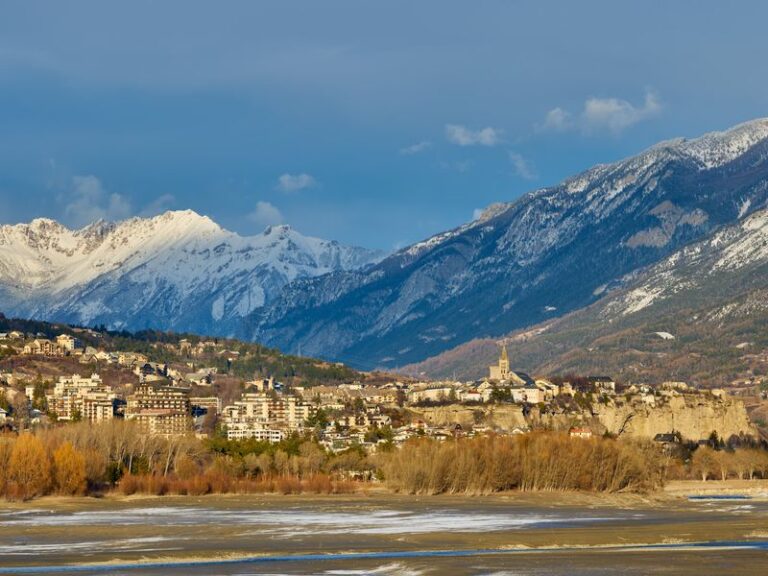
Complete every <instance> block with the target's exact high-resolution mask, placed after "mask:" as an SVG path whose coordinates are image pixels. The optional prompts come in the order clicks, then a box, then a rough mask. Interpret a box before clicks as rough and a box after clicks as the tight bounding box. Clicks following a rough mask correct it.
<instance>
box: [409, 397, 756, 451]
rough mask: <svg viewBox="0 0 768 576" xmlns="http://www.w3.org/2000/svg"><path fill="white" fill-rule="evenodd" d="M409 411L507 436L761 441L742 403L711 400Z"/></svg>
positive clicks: (432, 421)
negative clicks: (541, 433) (580, 432)
mask: <svg viewBox="0 0 768 576" xmlns="http://www.w3.org/2000/svg"><path fill="white" fill-rule="evenodd" d="M409 411H410V412H411V415H412V418H413V420H423V421H424V422H426V423H427V424H429V425H431V426H451V425H453V424H461V426H462V427H463V428H465V429H467V428H470V427H472V426H478V425H482V426H489V427H491V428H497V429H500V430H504V431H507V432H510V431H512V430H514V429H515V428H523V429H525V428H528V427H531V428H546V429H552V430H559V431H563V432H565V431H568V429H569V428H571V427H572V426H589V427H590V428H591V429H592V430H593V432H595V433H596V434H602V433H604V432H608V433H610V434H614V435H616V436H620V437H623V438H627V437H628V438H640V439H647V440H651V439H653V437H654V436H656V434H667V433H670V432H679V433H680V434H681V435H682V437H683V438H684V439H685V440H694V441H696V440H701V439H706V438H708V437H709V436H710V434H712V432H716V433H717V435H718V436H719V437H720V438H723V439H728V438H729V437H730V436H733V435H736V436H739V435H742V434H745V435H751V436H754V437H756V438H757V437H758V436H759V434H758V431H757V429H756V428H755V426H754V424H752V423H751V422H750V420H749V416H748V415H747V411H746V409H745V408H744V404H743V403H742V402H741V400H736V399H731V398H715V397H713V396H711V395H708V394H695V395H689V394H686V395H680V396H672V397H669V398H666V399H665V400H664V401H663V402H660V403H659V404H658V405H656V406H649V405H647V404H643V403H642V402H639V401H635V402H632V403H627V402H623V403H621V404H620V405H617V404H612V403H609V404H600V403H595V404H593V405H592V407H591V409H590V410H586V411H584V412H581V413H569V414H565V413H558V414H551V413H545V414H541V413H540V412H539V410H538V408H533V409H532V410H531V411H530V413H529V414H528V416H524V415H523V410H522V407H521V406H517V405H512V404H498V405H494V404H489V405H486V406H482V407H475V406H462V405H460V404H452V405H448V406H438V407H429V408H410V409H409Z"/></svg>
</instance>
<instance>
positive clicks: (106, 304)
mask: <svg viewBox="0 0 768 576" xmlns="http://www.w3.org/2000/svg"><path fill="white" fill-rule="evenodd" d="M378 257H379V255H378V254H376V253H373V252H370V251H368V250H364V249H361V248H349V247H345V246H341V245H339V244H338V243H336V242H329V241H325V240H319V239H316V238H308V237H305V236H302V235H301V234H299V233H297V232H296V231H294V230H292V229H290V228H289V227H288V226H276V227H272V228H267V229H266V230H265V231H264V233H263V234H261V235H258V236H252V237H241V236H238V235H237V234H234V233H232V232H229V231H227V230H224V229H223V228H221V227H220V226H218V225H217V224H216V223H215V222H213V221H212V220H210V219H209V218H207V217H205V216H200V215H198V214H196V213H195V212H192V211H180V212H167V213H165V214H162V215H160V216H156V217H154V218H148V219H142V218H133V219H130V220H126V221H123V222H117V223H110V222H96V223H94V224H91V225H90V226H87V227H85V228H83V229H81V230H70V229H68V228H66V227H64V226H62V225H61V224H59V223H57V222H55V221H53V220H48V219H37V220H34V221H32V222H31V223H29V224H18V225H13V226H0V311H3V312H5V313H6V314H7V315H13V316H19V317H27V318H37V319H45V320H55V321H62V322H71V323H77V324H86V325H93V324H105V325H107V326H108V327H110V328H126V329H132V330H135V329H143V328H147V327H149V328H160V329H173V330H186V331H193V332H198V333H208V334H217V335H230V334H233V333H234V332H235V331H236V329H237V327H238V325H239V321H240V319H241V318H242V317H243V316H245V315H247V314H249V313H251V312H252V311H253V310H255V309H258V308H259V307H261V306H263V305H265V304H266V303H269V302H270V301H271V300H272V299H274V298H275V297H276V296H277V294H278V293H279V292H280V291H281V290H282V288H283V286H284V285H285V284H286V283H288V282H290V281H293V280H296V279H299V278H305V277H310V276H317V275H320V274H326V273H329V272H333V271H337V270H350V269H355V268H359V267H362V266H365V265H367V264H369V263H371V262H373V261H375V260H376V259H377V258H378Z"/></svg>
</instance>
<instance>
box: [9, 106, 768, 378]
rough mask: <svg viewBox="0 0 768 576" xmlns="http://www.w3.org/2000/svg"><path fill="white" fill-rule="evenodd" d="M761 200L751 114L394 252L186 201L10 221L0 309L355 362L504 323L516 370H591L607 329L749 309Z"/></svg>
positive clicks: (406, 361)
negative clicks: (172, 208)
mask: <svg viewBox="0 0 768 576" xmlns="http://www.w3.org/2000/svg"><path fill="white" fill-rule="evenodd" d="M766 206H768V119H762V120H755V121H752V122H748V123H746V124H742V125H739V126H736V127H734V128H732V129H730V130H727V131H725V132H715V133H711V134H707V135H705V136H702V137H700V138H696V139H692V140H686V139H677V140H672V141H667V142H662V143H660V144H657V145H656V146H653V147H652V148H650V149H648V150H645V151H644V152H642V153H640V154H638V155H637V156H634V157H631V158H627V159H625V160H621V161H618V162H614V163H611V164H604V165H598V166H595V167H593V168H591V169H589V170H587V171H585V172H583V173H581V174H578V175H576V176H574V177H572V178H568V179H566V180H565V181H564V182H562V183H560V184H558V185H556V186H552V187H548V188H542V189H539V190H534V191H532V192H530V193H529V194H526V195H524V196H522V197H521V198H519V199H517V200H515V201H514V202H509V203H500V204H495V205H492V206H490V207H489V208H488V209H486V210H485V211H484V212H483V214H482V215H481V216H480V217H479V218H478V219H476V220H474V221H472V222H469V223H467V224H465V225H463V226H460V227H459V228H456V229H454V230H451V231H448V232H445V233H442V234H438V235H436V236H434V237H432V238H429V239H427V240H425V241H423V242H420V243H417V244H414V245H412V246H409V247H407V248H404V249H402V250H399V251H397V252H395V253H393V254H390V255H388V256H386V257H382V255H381V254H378V253H373V252H370V251H365V250H362V249H359V248H345V247H342V246H339V245H338V244H336V243H332V242H326V241H322V240H315V239H308V238H305V237H303V236H301V235H299V234H298V233H296V232H295V231H293V230H290V229H289V228H287V227H276V228H272V229H268V230H267V231H265V233H264V234H263V235H261V236H256V237H251V238H242V237H240V236H237V235H236V234H233V233H231V232H227V231H225V230H223V229H221V228H220V227H219V226H217V225H216V224H215V223H213V222H212V221H211V220H209V219H208V218H205V217H203V216H198V215H196V214H194V213H191V212H172V213H167V214H164V215H161V216H158V217H156V218H152V219H147V220H142V219H132V220H127V221H125V222H121V223H116V224H110V223H103V222H101V223H96V224H93V225H91V226H89V227H87V228H84V229H82V230H77V231H71V230H68V229H66V228H64V227H63V226H61V225H59V224H57V223H55V222H53V221H50V220H35V221H33V222H32V223H30V224H28V225H16V226H3V227H1V228H0V310H3V311H4V312H6V314H8V313H11V314H15V315H22V316H26V317H34V318H45V319H53V320H58V321H68V322H75V323H90V324H93V323H104V324H106V325H108V326H110V327H125V328H128V329H140V328H145V327H150V326H151V327H157V328H166V329H175V330H186V331H192V332H205V333H209V334H219V335H228V336H238V337H241V338H246V339H250V340H255V341H258V342H261V343H263V344H266V345H270V346H275V347H278V348H280V349H282V350H285V351H288V352H296V351H299V350H300V351H302V353H305V354H309V355H314V356H318V357H323V358H327V359H333V360H341V361H345V362H347V363H349V364H351V365H353V366H356V367H359V368H363V369H372V368H375V367H384V368H395V367H402V366H405V365H411V367H412V368H413V369H414V370H417V371H418V370H423V371H427V372H430V371H431V372H432V373H437V372H441V371H444V370H445V369H446V367H447V366H450V365H451V362H452V361H455V360H456V359H457V358H463V359H464V360H463V361H462V362H463V365H465V366H466V365H467V364H469V363H470V362H469V360H467V359H474V360H473V361H476V363H479V364H480V365H481V366H482V365H483V363H484V362H486V360H487V359H488V357H490V356H491V351H493V353H494V354H495V350H496V342H497V341H498V340H500V339H505V338H506V339H509V340H510V341H512V342H518V343H521V346H520V347H518V348H517V349H516V350H515V352H514V353H517V354H519V356H518V358H519V359H520V361H521V362H523V366H521V367H524V368H529V369H533V368H538V367H552V368H557V369H559V370H565V369H569V368H573V367H583V366H596V367H598V368H599V367H600V366H601V364H600V363H599V362H593V363H592V364H591V365H590V363H589V361H587V360H585V358H588V357H590V354H592V352H593V351H594V350H596V349H598V350H599V349H600V347H599V345H598V346H597V348H596V347H595V346H594V345H593V344H594V340H595V339H596V338H599V337H603V338H607V339H608V340H607V341H610V342H613V344H612V345H615V346H616V347H617V348H616V349H618V347H620V343H621V342H623V341H624V340H622V339H621V338H623V337H624V338H625V341H626V344H627V346H628V347H630V345H631V344H632V342H630V341H631V338H630V336H628V335H627V334H629V333H633V332H632V331H633V330H635V331H639V333H640V334H642V335H644V336H643V337H646V336H647V334H648V333H649V332H648V328H649V326H651V325H652V327H656V328H657V329H656V330H654V331H651V332H650V333H653V332H659V333H665V334H669V335H670V336H673V337H674V339H667V340H664V337H662V336H655V337H654V338H656V339H658V342H659V346H662V345H665V346H668V347H669V346H672V344H670V342H674V343H675V344H674V345H682V344H681V342H683V341H684V340H685V339H686V338H689V339H690V340H691V341H693V340H694V339H695V338H697V337H698V338H699V339H700V340H701V338H700V336H701V334H698V333H697V332H696V330H695V329H694V328H695V327H696V326H698V327H699V329H700V330H709V331H710V332H711V333H712V334H714V333H715V332H716V331H715V330H714V328H713V326H714V325H713V324H711V323H710V324H706V323H702V322H703V319H705V318H736V317H737V316H735V315H738V314H741V315H742V316H739V318H744V317H749V318H751V319H754V318H758V317H761V316H760V314H761V313H762V310H763V307H762V305H761V304H760V302H761V300H760V297H759V295H760V294H761V292H760V290H765V289H768V283H765V282H764V281H763V278H765V274H764V272H765V269H764V267H763V265H764V264H765V262H766V261H768V250H766V249H765V246H766V238H765V235H764V233H763V231H764V225H763V223H764V222H765V221H766V211H765V210H766ZM736 286H739V287H740V288H739V289H738V290H736V289H735V288H734V287H736ZM739 298H741V299H739ZM718 306H720V307H727V308H723V309H722V311H721V312H722V313H721V315H720V316H717V311H716V309H717V307H718ZM659 314H663V315H664V317H663V318H658V315H659ZM713 314H714V316H713ZM750 314H751V316H749V315H750ZM744 315H746V316H744ZM692 317H696V318H697V319H698V320H696V321H694V323H693V324H688V326H689V327H690V328H689V329H684V328H683V327H682V324H680V323H682V322H684V321H685V320H686V319H689V318H692ZM674 318H677V319H678V320H677V321H675V322H673V321H672V319H674ZM638 319H644V320H642V321H641V320H638ZM655 320H660V321H661V320H668V321H666V322H660V323H659V322H655ZM751 321H752V320H750V322H751ZM696 322H699V324H696ZM673 324H674V326H672V325H673ZM742 325H743V323H742ZM670 326H671V327H670ZM627 331H629V332H627ZM675 331H677V332H675ZM579 334H580V336H578V335H579ZM621 334H624V336H621ZM686 334H687V336H686ZM697 334H698V336H697ZM617 335H618V336H617ZM612 338H614V339H613V340H612ZM615 338H618V340H616V339H615ZM754 340H755V338H751V339H749V338H748V339H746V340H745V341H750V342H751V341H754ZM553 342H554V344H552V343H553ZM653 342H656V340H655V339H654V340H653ZM664 342H666V343H667V344H664ZM467 343H470V344H467ZM522 344H525V346H527V348H525V347H523V346H522ZM654 345H656V344H654ZM558 346H559V347H558ZM569 347H570V348H569ZM590 349H591V350H592V352H590ZM579 350H582V351H584V350H586V352H583V354H582V355H581V356H579V353H578V351H579ZM657 352H659V351H658V350H657ZM659 353H668V352H664V351H663V350H662V351H661V352H659ZM569 354H570V356H569ZM433 357H436V360H434V361H428V362H426V363H423V361H424V360H425V359H428V358H433ZM578 358H581V359H580V360H579V359H578ZM656 358H661V357H659V356H656ZM449 359H453V360H450V361H449ZM643 361H648V359H647V358H646V359H645V360H643ZM641 364H642V362H641ZM454 365H455V364H454Z"/></svg>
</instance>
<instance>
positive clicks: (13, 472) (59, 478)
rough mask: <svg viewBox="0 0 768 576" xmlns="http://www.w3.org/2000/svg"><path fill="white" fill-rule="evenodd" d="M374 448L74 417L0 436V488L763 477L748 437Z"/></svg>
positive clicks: (485, 489) (547, 484)
mask: <svg viewBox="0 0 768 576" xmlns="http://www.w3.org/2000/svg"><path fill="white" fill-rule="evenodd" d="M379 446H380V449H379V451H378V453H376V454H373V455H369V454H367V453H366V452H365V451H364V450H363V449H362V447H360V446H353V447H352V448H350V449H347V450H345V451H344V452H340V453H334V452H331V451H329V450H326V449H325V448H324V447H323V446H322V445H320V444H319V443H318V442H316V441H315V439H314V438H313V437H312V435H311V434H310V435H307V436H298V435H293V436H291V437H289V438H287V439H286V440H284V441H282V442H279V443H269V442H261V441H258V440H253V439H251V440H241V441H233V440H227V439H225V438H221V437H214V438H211V439H207V440H201V439H198V438H196V437H194V436H179V437H169V438H164V437H158V436H148V435H146V434H142V433H140V431H139V429H138V428H137V427H136V425H135V423H133V422H127V421H123V420H114V421H109V422H103V423H100V424H96V425H93V424H89V423H87V422H80V423H76V424H71V425H68V426H62V427H56V428H49V429H40V430H37V431H35V432H26V433H22V434H20V435H15V434H6V435H2V436H0V497H5V498H8V499H18V500H29V499H31V498H35V497H38V496H44V495H48V494H60V495H68V496H69V495H84V494H98V493H104V492H110V491H114V492H118V493H122V494H126V495H128V494H134V493H147V494H156V495H162V494H189V495H203V494H209V493H226V492H235V493H260V492H279V493H298V492H313V493H340V492H349V491H353V490H359V489H362V488H364V487H365V486H367V485H369V482H372V481H376V482H379V483H381V484H382V485H383V486H384V487H386V488H389V489H391V490H394V491H400V492H406V493H411V494H444V493H450V494H487V493H492V492H500V491H507V490H521V491H591V492H650V491H653V490H656V489H658V488H660V487H661V486H662V485H663V484H664V482H665V481H666V480H667V479H668V478H700V479H709V478H717V479H727V478H733V477H738V478H750V479H751V478H755V477H760V478H768V452H766V451H765V450H764V449H762V448H759V447H754V446H747V447H742V448H737V449H735V450H715V449H713V448H711V447H709V446H703V447H699V448H698V449H696V450H695V451H694V452H693V454H692V455H689V456H687V457H686V458H685V459H682V458H680V457H678V456H674V455H671V454H669V453H668V452H665V451H664V450H662V449H661V448H659V446H657V445H655V444H654V443H652V442H647V441H634V440H623V439H614V438H600V437H594V438H590V439H583V438H572V437H570V436H569V435H568V434H565V433H558V432H549V431H539V432H533V433H530V434H523V435H515V436H497V435H490V436H482V437H475V438H455V439H447V440H443V441H438V440H435V439H431V438H415V439H412V440H410V441H408V442H405V443H404V444H403V445H401V446H399V447H396V446H394V445H393V444H392V443H391V442H383V443H381V444H379Z"/></svg>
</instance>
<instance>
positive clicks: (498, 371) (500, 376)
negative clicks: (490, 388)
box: [489, 346, 509, 381]
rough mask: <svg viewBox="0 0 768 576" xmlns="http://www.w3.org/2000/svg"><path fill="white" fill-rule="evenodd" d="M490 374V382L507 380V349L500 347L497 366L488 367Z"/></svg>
mask: <svg viewBox="0 0 768 576" xmlns="http://www.w3.org/2000/svg"><path fill="white" fill-rule="evenodd" d="M490 371H491V374H490V376H489V379H490V380H499V381H501V380H506V379H507V378H509V355H508V354H507V347H506V346H502V347H501V356H500V357H499V364H498V366H490Z"/></svg>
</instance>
